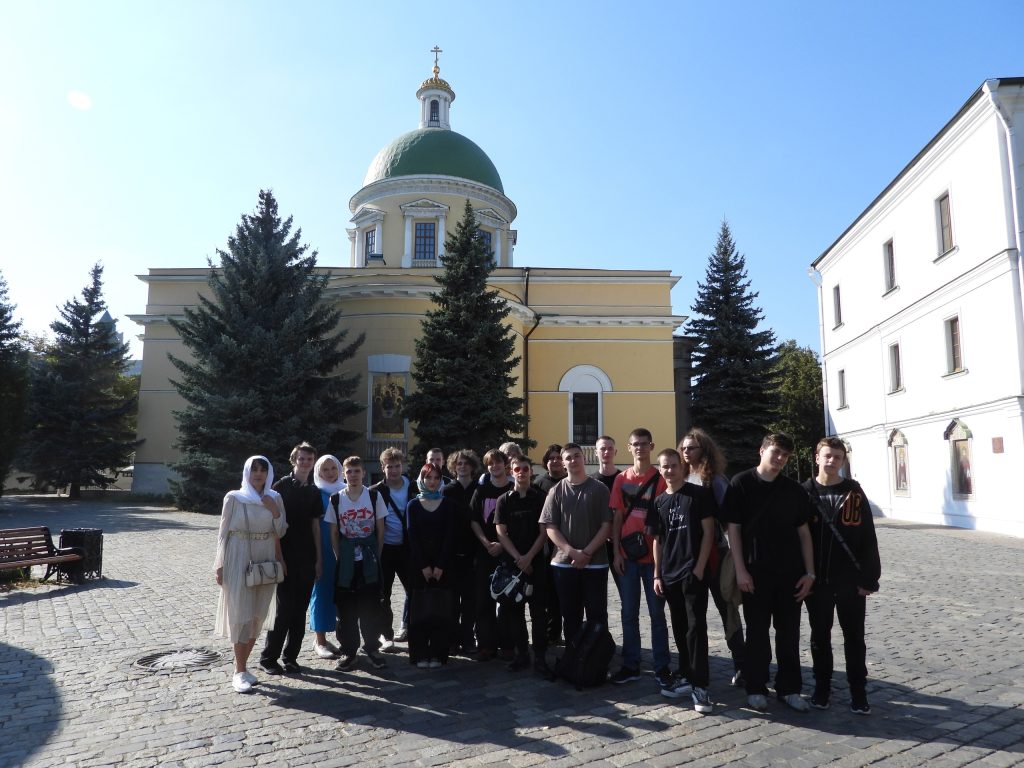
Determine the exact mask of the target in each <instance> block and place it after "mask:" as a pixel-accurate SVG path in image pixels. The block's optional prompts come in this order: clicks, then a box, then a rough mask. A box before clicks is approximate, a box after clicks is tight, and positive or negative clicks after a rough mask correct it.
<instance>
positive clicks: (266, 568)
mask: <svg viewBox="0 0 1024 768" xmlns="http://www.w3.org/2000/svg"><path fill="white" fill-rule="evenodd" d="M242 513H243V514H244V515H245V535H246V539H247V540H248V542H249V564H248V565H247V566H246V567H245V586H247V587H262V586H264V585H266V584H280V583H281V582H282V581H284V563H282V562H281V561H279V560H264V561H262V562H259V563H254V562H253V560H252V531H251V530H250V529H249V510H247V509H246V507H245V504H242ZM269 535H274V534H269Z"/></svg>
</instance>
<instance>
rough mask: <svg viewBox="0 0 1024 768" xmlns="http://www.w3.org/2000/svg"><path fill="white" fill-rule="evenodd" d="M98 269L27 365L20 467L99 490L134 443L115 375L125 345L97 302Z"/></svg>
mask: <svg viewBox="0 0 1024 768" xmlns="http://www.w3.org/2000/svg"><path fill="white" fill-rule="evenodd" d="M102 277H103V267H101V266H100V265H99V264H97V265H96V266H94V267H93V268H92V272H91V278H92V280H91V282H90V284H89V285H87V286H86V287H85V289H84V290H83V291H82V297H81V299H77V298H76V299H72V300H70V301H68V302H65V304H64V307H63V308H62V309H60V319H59V320H55V321H54V322H53V323H51V324H50V328H51V330H52V331H53V332H54V341H53V343H52V344H50V345H49V346H48V347H47V348H46V350H45V352H44V354H43V356H42V357H40V358H37V359H35V360H34V361H33V363H32V375H31V389H30V398H29V409H28V424H27V427H28V429H27V432H26V435H25V440H24V445H23V448H22V451H21V453H20V454H19V459H18V466H19V468H22V469H25V470H28V471H29V472H32V473H33V474H34V475H35V476H36V481H37V482H44V483H48V484H50V485H53V486H57V487H63V486H65V485H66V486H68V496H69V497H70V498H72V499H76V498H79V497H80V496H81V488H82V486H87V485H95V486H99V487H101V488H106V487H107V486H108V485H110V484H112V483H113V482H114V479H115V478H114V476H113V474H112V472H114V471H116V470H117V469H119V468H120V467H122V466H124V465H125V464H128V463H130V461H131V457H132V453H133V452H134V451H135V446H136V445H137V443H136V441H135V430H134V429H133V428H132V426H131V423H132V421H131V419H132V413H133V411H134V410H135V408H136V404H137V400H136V398H135V397H131V396H129V397H125V396H124V394H123V390H122V389H121V379H122V377H123V376H124V372H125V369H126V367H127V364H128V345H127V344H124V343H123V342H122V341H121V337H120V335H119V334H118V333H117V329H116V326H115V325H114V322H113V321H112V320H110V317H109V315H106V304H105V302H104V301H103V283H102Z"/></svg>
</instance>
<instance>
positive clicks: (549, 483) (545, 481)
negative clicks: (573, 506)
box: [533, 472, 564, 496]
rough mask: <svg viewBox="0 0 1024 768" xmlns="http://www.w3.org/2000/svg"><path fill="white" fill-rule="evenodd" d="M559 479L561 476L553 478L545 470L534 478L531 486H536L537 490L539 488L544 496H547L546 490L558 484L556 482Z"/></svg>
mask: <svg viewBox="0 0 1024 768" xmlns="http://www.w3.org/2000/svg"><path fill="white" fill-rule="evenodd" d="M563 477H564V475H563ZM561 479H562V478H561V477H558V478H554V477H552V476H551V475H549V474H548V473H547V472H545V473H544V474H543V475H541V476H540V477H538V478H535V479H534V481H533V487H534V488H536V489H537V490H539V491H540V492H541V493H543V494H544V495H545V496H547V495H548V491H550V490H551V489H552V488H554V487H555V486H556V485H558V482H559V481H560V480H561Z"/></svg>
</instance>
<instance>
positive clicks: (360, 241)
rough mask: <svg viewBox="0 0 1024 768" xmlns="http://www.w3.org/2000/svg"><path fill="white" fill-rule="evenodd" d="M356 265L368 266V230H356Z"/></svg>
mask: <svg viewBox="0 0 1024 768" xmlns="http://www.w3.org/2000/svg"><path fill="white" fill-rule="evenodd" d="M356 266H357V267H365V266H366V232H364V231H363V230H361V229H357V230H356Z"/></svg>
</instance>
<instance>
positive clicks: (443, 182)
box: [348, 174, 518, 222]
mask: <svg viewBox="0 0 1024 768" xmlns="http://www.w3.org/2000/svg"><path fill="white" fill-rule="evenodd" d="M398 195H422V196H425V197H428V196H430V195H455V196H460V197H469V198H471V199H475V200H477V201H478V202H481V203H483V204H484V205H487V206H490V207H492V208H494V209H495V210H497V211H498V212H499V213H500V214H501V216H502V217H503V218H504V219H505V220H506V221H509V222H511V221H513V220H515V218H516V215H517V213H518V211H517V210H516V205H515V203H513V202H512V201H511V200H510V199H509V198H507V197H505V195H503V194H502V193H500V192H498V191H497V190H496V189H494V188H493V187H488V186H484V185H483V184H478V183H476V182H473V181H469V180H467V179H460V178H458V177H456V176H441V175H429V174H425V175H423V176H397V177H395V178H392V179H381V180H380V181H375V182H373V183H372V184H367V185H366V186H365V187H363V188H362V189H360V190H359V191H358V192H356V193H355V194H354V195H352V199H351V200H349V203H348V207H349V210H350V211H351V212H352V213H353V214H355V213H356V211H358V210H359V209H360V208H361V207H362V206H364V205H368V204H369V203H373V202H376V201H378V200H383V199H385V198H391V197H396V196H398Z"/></svg>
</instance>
